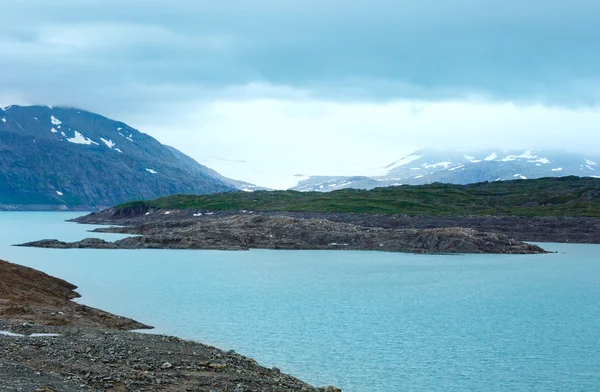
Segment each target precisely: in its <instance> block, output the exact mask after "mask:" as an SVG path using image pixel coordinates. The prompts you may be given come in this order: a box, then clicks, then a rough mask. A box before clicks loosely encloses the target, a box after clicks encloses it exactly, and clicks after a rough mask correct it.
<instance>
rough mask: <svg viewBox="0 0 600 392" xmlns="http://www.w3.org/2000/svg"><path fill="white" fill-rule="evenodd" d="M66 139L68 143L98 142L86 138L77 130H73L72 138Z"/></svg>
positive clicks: (89, 143) (88, 143)
mask: <svg viewBox="0 0 600 392" xmlns="http://www.w3.org/2000/svg"><path fill="white" fill-rule="evenodd" d="M67 141H68V142H70V143H75V144H87V145H91V144H95V145H98V143H96V142H95V141H93V140H92V139H88V138H87V137H85V136H83V135H82V134H81V133H79V132H77V131H75V136H73V137H72V138H68V139H67Z"/></svg>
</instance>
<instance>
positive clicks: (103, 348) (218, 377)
mask: <svg viewBox="0 0 600 392" xmlns="http://www.w3.org/2000/svg"><path fill="white" fill-rule="evenodd" d="M75 288H76V287H75V286H74V285H73V284H71V283H69V282H66V281H64V280H61V279H58V278H54V277H52V276H49V275H47V274H44V273H42V272H40V271H36V270H34V269H31V268H27V267H23V266H20V265H17V264H11V263H8V262H6V261H2V260H0V391H2V392H4V391H23V392H31V391H45V392H52V391H55V392H76V391H77V392H79V391H90V392H96V391H98V392H108V391H111V392H128V391H132V392H134V391H173V392H174V391H177V392H179V391H212V392H251V391H256V392H259V391H260V392H262V391H265V392H267V391H268V392H275V391H279V392H284V391H306V392H309V391H310V392H336V391H340V390H339V389H337V388H335V387H325V388H315V387H313V386H311V385H308V384H306V383H304V382H302V381H300V380H298V379H296V378H294V377H292V376H289V375H286V374H283V373H281V371H279V370H278V369H277V368H272V369H268V368H265V367H263V366H260V365H259V364H258V363H256V361H254V360H253V359H251V358H247V357H244V356H241V355H238V354H236V353H235V352H233V351H230V352H224V351H222V350H219V349H217V348H214V347H210V346H206V345H204V344H201V343H197V342H191V341H185V340H182V339H179V338H176V337H171V336H164V335H154V334H148V333H140V332H131V331H128V330H135V329H139V328H151V327H149V326H147V325H144V324H142V323H139V322H137V321H135V320H131V319H127V318H124V317H120V316H116V315H113V314H110V313H107V312H103V311H101V310H98V309H93V308H90V307H87V306H83V305H80V304H77V303H74V302H72V299H73V298H77V297H78V296H79V295H78V294H77V293H76V292H75V291H74V289H75Z"/></svg>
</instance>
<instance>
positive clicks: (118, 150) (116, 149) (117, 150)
mask: <svg viewBox="0 0 600 392" xmlns="http://www.w3.org/2000/svg"><path fill="white" fill-rule="evenodd" d="M115 151H116V152H120V153H121V154H123V151H121V150H120V149H118V148H115Z"/></svg>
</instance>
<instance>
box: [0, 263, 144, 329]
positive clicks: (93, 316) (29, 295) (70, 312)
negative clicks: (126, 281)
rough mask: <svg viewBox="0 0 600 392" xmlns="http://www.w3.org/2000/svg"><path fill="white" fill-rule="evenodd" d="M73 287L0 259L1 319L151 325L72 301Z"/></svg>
mask: <svg viewBox="0 0 600 392" xmlns="http://www.w3.org/2000/svg"><path fill="white" fill-rule="evenodd" d="M76 288H77V286H75V285H73V284H71V283H69V282H66V281H64V280H62V279H58V278H55V277H52V276H50V275H47V274H45V273H43V272H40V271H37V270H34V269H32V268H28V267H23V266H20V265H17V264H12V263H9V262H7V261H3V260H0V319H8V320H20V321H25V322H33V323H37V324H44V325H75V326H81V327H103V328H112V329H121V330H133V329H147V328H151V327H149V326H147V325H144V324H142V323H139V322H137V321H134V320H131V319H128V318H125V317H119V316H115V315H113V314H110V313H107V312H104V311H101V310H98V309H94V308H90V307H88V306H85V305H81V304H78V303H76V302H73V301H71V300H72V299H74V298H79V294H78V293H77V292H76V291H75V289H76Z"/></svg>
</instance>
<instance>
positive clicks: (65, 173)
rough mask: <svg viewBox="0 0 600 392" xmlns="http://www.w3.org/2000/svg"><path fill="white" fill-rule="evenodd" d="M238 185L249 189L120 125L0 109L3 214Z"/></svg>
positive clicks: (60, 112) (77, 115)
mask: <svg viewBox="0 0 600 392" xmlns="http://www.w3.org/2000/svg"><path fill="white" fill-rule="evenodd" d="M238 187H240V188H243V187H246V188H248V189H247V190H252V189H251V187H253V185H252V184H248V183H244V182H236V181H235V180H230V179H227V178H225V177H223V176H221V175H220V174H218V173H217V172H215V171H214V170H212V169H209V168H207V167H205V166H203V165H201V164H199V163H198V162H196V161H195V160H193V159H192V158H190V157H188V156H187V155H185V154H183V153H182V152H180V151H178V150H176V149H174V148H173V147H170V146H165V145H163V144H161V143H160V142H159V141H158V140H156V139H155V138H153V137H151V136H150V135H147V134H145V133H143V132H140V131H139V130H137V129H135V128H133V127H131V126H129V125H127V124H126V123H124V122H122V121H117V120H112V119H109V118H107V117H104V116H102V115H99V114H96V113H93V112H89V111H86V110H82V109H77V108H66V107H51V106H18V105H12V106H8V107H5V108H1V109H0V208H2V209H20V208H27V206H33V207H34V209H86V208H87V209H89V208H97V207H98V208H99V207H104V206H110V205H114V204H118V203H122V202H126V201H129V200H138V199H145V198H155V197H160V196H167V195H173V194H180V193H183V194H192V193H193V194H206V193H214V192H231V191H236V190H238ZM38 207H39V208H38Z"/></svg>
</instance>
